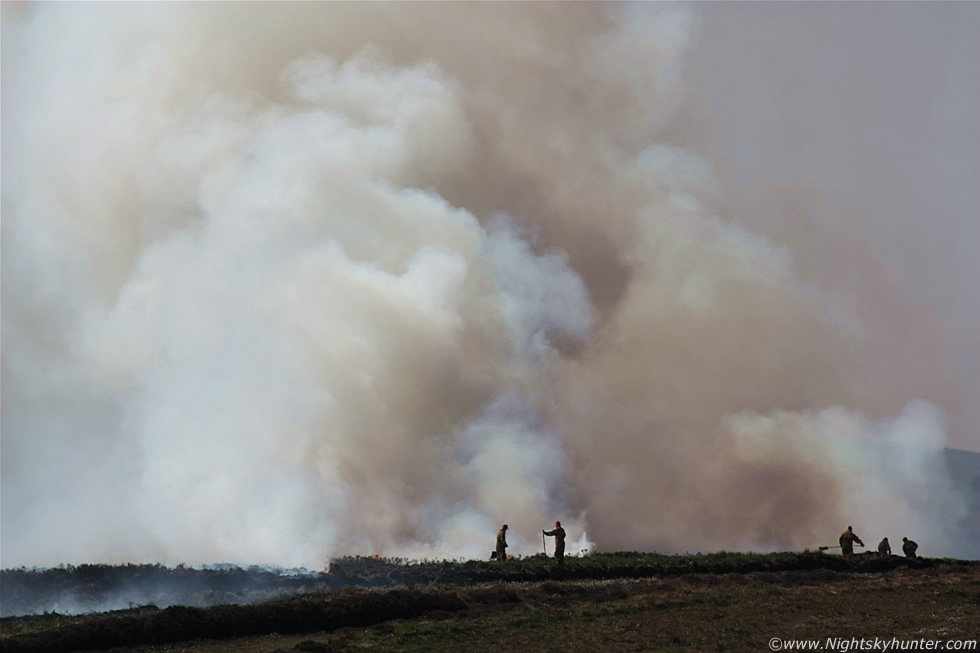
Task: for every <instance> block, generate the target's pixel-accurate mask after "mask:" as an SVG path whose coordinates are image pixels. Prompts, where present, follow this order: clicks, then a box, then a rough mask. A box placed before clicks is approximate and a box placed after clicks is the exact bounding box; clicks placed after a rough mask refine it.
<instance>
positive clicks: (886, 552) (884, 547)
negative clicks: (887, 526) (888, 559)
mask: <svg viewBox="0 0 980 653" xmlns="http://www.w3.org/2000/svg"><path fill="white" fill-rule="evenodd" d="M878 554H879V555H883V556H890V555H891V554H892V545H891V544H889V543H888V538H887V537H885V538H882V540H881V542H878Z"/></svg>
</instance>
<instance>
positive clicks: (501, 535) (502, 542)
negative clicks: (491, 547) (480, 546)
mask: <svg viewBox="0 0 980 653" xmlns="http://www.w3.org/2000/svg"><path fill="white" fill-rule="evenodd" d="M497 562H507V524H504V525H503V526H501V527H500V530H499V531H497Z"/></svg>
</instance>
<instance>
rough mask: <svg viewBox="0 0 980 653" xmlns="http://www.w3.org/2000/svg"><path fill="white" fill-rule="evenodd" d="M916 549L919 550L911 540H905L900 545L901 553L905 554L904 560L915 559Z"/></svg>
mask: <svg viewBox="0 0 980 653" xmlns="http://www.w3.org/2000/svg"><path fill="white" fill-rule="evenodd" d="M918 548H919V545H918V544H916V543H915V542H913V541H912V540H905V541H904V542H903V543H902V551H904V552H905V557H906V558H915V557H916V555H915V551H916V549H918Z"/></svg>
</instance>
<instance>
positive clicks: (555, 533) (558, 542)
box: [541, 521, 565, 567]
mask: <svg viewBox="0 0 980 653" xmlns="http://www.w3.org/2000/svg"><path fill="white" fill-rule="evenodd" d="M541 535H542V539H543V537H544V536H545V535H550V536H551V537H553V538H555V560H557V561H558V566H559V567H561V566H562V565H563V564H564V563H565V529H564V528H562V527H561V522H560V521H556V522H555V527H554V528H553V529H551V530H550V531H546V530H542V531H541Z"/></svg>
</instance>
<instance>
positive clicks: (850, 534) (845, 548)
mask: <svg viewBox="0 0 980 653" xmlns="http://www.w3.org/2000/svg"><path fill="white" fill-rule="evenodd" d="M837 541H838V542H840V552H841V553H843V554H844V555H846V556H849V555H854V543H855V542H856V543H857V544H859V545H861V546H864V542H862V541H861V538H860V537H858V536H857V533H855V532H854V531H853V530H851V527H850V526H848V527H847V530H846V531H844V532H843V533H841V534H840V539H839V540H837Z"/></svg>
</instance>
